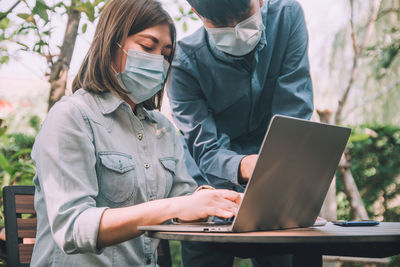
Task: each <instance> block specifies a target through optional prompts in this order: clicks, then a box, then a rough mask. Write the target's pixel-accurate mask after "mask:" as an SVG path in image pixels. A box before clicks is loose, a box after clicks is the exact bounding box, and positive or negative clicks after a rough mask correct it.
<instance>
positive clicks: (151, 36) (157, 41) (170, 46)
mask: <svg viewBox="0 0 400 267" xmlns="http://www.w3.org/2000/svg"><path fill="white" fill-rule="evenodd" d="M138 36H139V37H143V38H148V39H151V40H152V41H153V42H154V43H156V44H158V43H159V42H160V40H158V39H157V38H156V37H154V36H153V35H151V34H146V33H139V34H138ZM165 47H167V48H172V44H171V43H169V44H167V45H166V46H165Z"/></svg>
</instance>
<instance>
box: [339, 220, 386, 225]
mask: <svg viewBox="0 0 400 267" xmlns="http://www.w3.org/2000/svg"><path fill="white" fill-rule="evenodd" d="M332 223H333V224H335V225H339V226H375V225H379V222H378V221H333V222H332Z"/></svg>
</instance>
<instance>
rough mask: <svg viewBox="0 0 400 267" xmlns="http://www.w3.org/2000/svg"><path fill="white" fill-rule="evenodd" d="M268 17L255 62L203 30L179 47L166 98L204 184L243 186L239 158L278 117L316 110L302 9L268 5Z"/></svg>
mask: <svg viewBox="0 0 400 267" xmlns="http://www.w3.org/2000/svg"><path fill="white" fill-rule="evenodd" d="M261 13H262V18H263V23H264V25H265V27H266V29H265V31H264V32H263V33H262V37H261V40H260V42H259V44H258V45H257V47H256V48H255V53H254V57H253V59H252V62H251V63H250V62H249V61H248V60H247V59H246V58H245V57H233V56H230V55H228V54H225V53H224V52H222V51H219V50H218V49H217V48H216V47H215V46H214V45H213V44H212V43H210V41H209V39H208V35H207V32H206V30H205V29H204V27H201V28H200V29H199V30H198V31H196V32H195V33H193V34H192V35H190V36H189V37H186V38H184V39H183V40H181V41H179V42H178V45H177V49H176V55H175V59H174V61H173V63H172V70H171V76H170V79H169V82H168V86H167V93H168V97H169V100H170V104H171V108H172V112H173V119H174V121H175V123H176V125H177V127H178V128H179V130H180V131H181V132H182V134H183V138H184V140H185V143H186V144H185V149H186V158H185V161H186V165H187V167H188V170H189V174H191V175H192V176H193V177H194V178H195V179H196V181H197V182H198V183H199V184H211V185H214V186H216V187H219V188H235V187H236V188H237V185H238V168H239V164H240V161H241V159H242V158H243V157H244V156H246V155H250V154H257V153H258V152H259V149H260V146H261V143H262V140H263V138H264V135H265V133H266V130H267V128H268V124H269V122H270V120H271V117H272V116H273V115H274V114H282V115H287V116H292V117H298V118H305V119H309V118H310V117H311V114H312V112H313V92H312V84H311V79H310V73H309V63H308V55H307V48H308V34H307V28H306V24H305V21H304V14H303V10H302V8H301V6H300V5H299V3H298V2H296V1H294V0H281V1H266V2H264V5H263V7H262V8H261ZM196 165H197V166H198V167H199V168H197V166H196Z"/></svg>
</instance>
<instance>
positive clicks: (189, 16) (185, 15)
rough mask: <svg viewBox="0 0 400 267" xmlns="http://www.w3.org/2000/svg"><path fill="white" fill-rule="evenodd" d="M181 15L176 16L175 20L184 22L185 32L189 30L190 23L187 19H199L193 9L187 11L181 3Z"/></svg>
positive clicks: (179, 7)
mask: <svg viewBox="0 0 400 267" xmlns="http://www.w3.org/2000/svg"><path fill="white" fill-rule="evenodd" d="M178 9H179V16H177V17H175V18H174V19H175V21H177V22H181V23H182V29H183V31H184V32H187V30H188V23H187V20H198V18H197V16H196V14H195V13H194V12H193V10H192V9H189V10H187V11H185V9H184V8H183V6H181V5H179V6H178Z"/></svg>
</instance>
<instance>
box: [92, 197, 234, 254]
mask: <svg viewBox="0 0 400 267" xmlns="http://www.w3.org/2000/svg"><path fill="white" fill-rule="evenodd" d="M239 203H240V194H239V193H236V192H234V191H229V190H201V191H199V192H197V193H195V194H193V195H190V196H182V197H174V198H167V199H161V200H154V201H150V202H146V203H142V204H139V205H135V206H131V207H124V208H115V209H107V210H105V211H104V212H103V216H102V217H101V220H100V227H99V233H98V238H97V247H98V248H99V249H101V248H103V247H106V246H111V245H115V244H118V243H121V242H124V241H127V240H129V239H132V238H134V237H136V236H139V235H141V234H142V232H141V231H139V230H137V227H138V226H139V225H156V224H161V223H163V222H165V221H167V220H169V219H172V218H178V219H180V220H184V221H193V220H198V219H202V218H206V217H208V216H218V217H222V218H230V217H232V216H234V215H236V211H237V208H238V205H239Z"/></svg>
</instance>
